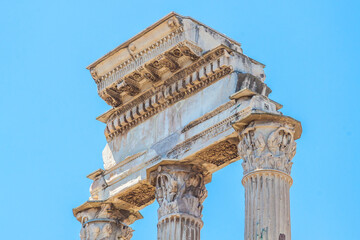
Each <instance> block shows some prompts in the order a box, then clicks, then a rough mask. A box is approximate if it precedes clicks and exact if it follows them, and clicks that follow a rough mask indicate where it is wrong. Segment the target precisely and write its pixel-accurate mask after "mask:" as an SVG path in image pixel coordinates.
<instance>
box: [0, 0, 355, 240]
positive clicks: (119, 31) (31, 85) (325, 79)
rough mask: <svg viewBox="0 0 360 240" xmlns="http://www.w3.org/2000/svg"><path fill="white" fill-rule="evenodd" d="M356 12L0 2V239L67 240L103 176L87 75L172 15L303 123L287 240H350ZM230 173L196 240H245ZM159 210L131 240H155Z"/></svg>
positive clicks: (282, 5) (100, 105)
mask: <svg viewBox="0 0 360 240" xmlns="http://www.w3.org/2000/svg"><path fill="white" fill-rule="evenodd" d="M359 10H360V8H359V3H358V1H346V0H344V1H335V0H332V1H329V0H327V1H322V0H317V1H314V0H303V1H301V0H300V1H285V0H283V1H280V0H279V1H278V0H273V1H270V0H266V1H242V0H237V1H236V0H234V1H210V0H207V1H195V0H192V1H188V0H184V1H156V0H153V1H114V0H106V1H93V0H87V1H84V0H76V1H74V0H71V1H70V0H63V1H45V0H43V1H40V0H31V1H24V0H16V1H6V0H3V1H1V2H0V13H1V14H0V83H1V87H0V91H1V94H0V109H1V111H0V116H1V118H0V126H1V127H0V153H1V155H0V169H1V174H0V178H1V183H2V184H1V185H2V186H1V193H0V215H1V217H0V230H1V237H0V238H1V239H27V240H35V239H36V240H48V239H51V240H64V239H66V240H69V239H79V237H78V236H79V231H80V223H78V222H77V221H76V219H75V218H74V217H73V216H72V208H74V207H77V206H79V205H80V204H82V203H83V202H85V201H86V200H87V198H88V197H89V191H88V189H89V186H90V184H91V181H90V180H89V179H86V178H85V176H86V175H87V174H89V173H91V172H93V171H94V170H96V169H98V168H101V167H102V159H101V152H102V149H103V147H104V146H105V144H106V141H105V137H104V135H103V130H104V124H103V123H101V122H98V121H96V120H95V117H97V116H98V115H100V114H101V113H103V112H105V111H106V110H107V109H109V106H107V105H106V103H105V102H104V101H103V100H101V99H100V98H99V97H98V95H97V92H96V85H95V83H94V82H93V79H92V78H91V76H90V74H89V72H88V71H87V70H86V69H85V67H86V66H87V65H88V64H90V63H92V62H93V61H94V60H96V59H98V58H100V57H101V56H103V55H104V54H105V53H107V52H108V51H110V50H112V49H113V48H115V47H116V46H118V45H119V44H121V43H122V42H124V41H125V40H127V39H129V38H130V37H132V36H133V35H135V34H137V33H138V32H140V31H142V30H143V29H145V28H146V27H147V26H149V25H151V24H152V23H154V22H156V21H157V20H159V19H160V18H162V17H163V16H165V15H166V14H168V13H169V12H170V11H176V12H178V13H179V14H182V15H186V16H191V17H193V18H195V19H197V20H199V21H201V22H203V23H205V24H206V25H208V26H211V27H212V28H214V29H216V30H218V31H220V32H222V33H224V34H226V35H228V36H229V37H231V38H233V39H235V40H237V41H238V42H240V43H242V47H243V49H244V53H245V54H246V55H248V56H250V57H252V58H254V59H256V60H258V61H260V62H262V63H264V64H266V65H267V67H266V75H267V79H266V83H267V84H268V85H269V86H270V88H272V90H273V93H272V94H271V95H270V97H271V98H272V99H273V100H275V101H277V102H280V103H282V104H283V105H284V108H283V109H282V111H283V112H284V114H286V115H290V116H292V117H294V118H296V119H298V120H300V121H301V122H302V126H303V135H302V138H301V139H300V140H298V148H297V155H296V156H295V158H294V159H293V161H294V165H293V172H292V176H293V179H294V184H293V186H292V188H291V215H292V239H293V240H307V239H326V240H339V239H355V238H357V236H358V235H359V234H358V229H359V224H360V221H359V216H360V210H359V209H360V207H359V204H360V187H359V175H360V174H359V169H360V157H359V153H358V151H357V150H359V148H360V147H359V143H360V141H359V136H360V130H359V129H360V128H359V117H360V110H359V104H356V101H358V99H359V97H358V96H359V90H360V83H359V82H360V79H359V76H358V75H357V72H358V71H359V63H360V57H359V56H360V48H359V43H360V26H359V25H360V14H359ZM241 178H242V169H241V165H240V162H236V163H234V164H232V165H230V166H228V167H226V168H225V169H223V170H221V171H219V172H217V173H216V174H214V176H213V181H212V182H211V183H210V184H208V185H207V189H208V191H209V196H208V198H207V199H206V200H205V203H204V211H203V215H204V217H203V220H204V222H205V226H204V228H203V230H202V239H207V240H215V239H226V240H237V239H243V228H244V189H243V186H242V185H241ZM156 209H157V203H154V204H152V205H151V206H149V207H147V208H145V209H144V210H143V211H142V214H143V216H144V219H143V220H139V221H137V222H136V223H135V224H133V225H132V227H133V228H134V229H135V233H134V237H133V240H143V239H156V223H157V216H156Z"/></svg>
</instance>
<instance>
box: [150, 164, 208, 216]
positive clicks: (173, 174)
mask: <svg viewBox="0 0 360 240" xmlns="http://www.w3.org/2000/svg"><path fill="white" fill-rule="evenodd" d="M152 179H153V184H154V185H155V197H156V199H157V201H158V203H159V209H158V215H159V218H162V217H164V216H166V215H169V214H176V213H185V214H188V215H192V216H194V217H198V218H200V217H201V212H202V209H203V205H202V203H203V202H204V200H205V198H206V197H207V190H206V188H205V183H204V177H203V175H202V173H200V172H199V171H197V170H194V167H193V166H191V165H166V166H161V167H159V168H158V170H157V171H155V172H153V173H152Z"/></svg>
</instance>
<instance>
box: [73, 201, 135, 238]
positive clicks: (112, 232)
mask: <svg viewBox="0 0 360 240" xmlns="http://www.w3.org/2000/svg"><path fill="white" fill-rule="evenodd" d="M129 217H130V218H131V214H130V213H129V212H128V211H126V210H120V209H116V208H115V207H114V205H112V204H110V203H103V204H98V206H94V207H92V208H87V209H85V210H82V211H80V212H78V213H77V214H76V218H77V219H78V220H79V221H80V222H81V224H82V229H81V231H80V239H81V240H104V239H108V240H130V239H131V237H132V235H133V234H132V232H133V230H132V229H131V228H130V227H129V226H128V225H127V224H126V223H125V222H126V221H129ZM130 221H131V220H130Z"/></svg>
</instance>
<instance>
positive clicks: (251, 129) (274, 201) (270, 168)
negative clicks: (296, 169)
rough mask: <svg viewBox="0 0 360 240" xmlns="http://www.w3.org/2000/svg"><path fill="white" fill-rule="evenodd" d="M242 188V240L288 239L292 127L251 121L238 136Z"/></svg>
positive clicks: (293, 149) (292, 145)
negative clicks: (243, 230) (243, 216)
mask: <svg viewBox="0 0 360 240" xmlns="http://www.w3.org/2000/svg"><path fill="white" fill-rule="evenodd" d="M239 134H240V143H239V146H238V149H239V154H240V156H241V157H242V159H243V163H242V166H243V169H244V177H243V180H242V184H243V185H244V187H245V237H244V239H245V240H258V239H264V240H290V239H291V225H290V194H289V190H290V187H291V185H292V178H291V177H290V173H291V166H292V162H291V159H292V158H293V157H294V155H295V152H296V143H295V141H294V128H293V127H292V126H291V125H288V124H285V123H276V122H266V121H265V122H252V123H251V124H250V125H249V126H248V127H246V128H245V129H244V130H242V131H241V132H240V133H239Z"/></svg>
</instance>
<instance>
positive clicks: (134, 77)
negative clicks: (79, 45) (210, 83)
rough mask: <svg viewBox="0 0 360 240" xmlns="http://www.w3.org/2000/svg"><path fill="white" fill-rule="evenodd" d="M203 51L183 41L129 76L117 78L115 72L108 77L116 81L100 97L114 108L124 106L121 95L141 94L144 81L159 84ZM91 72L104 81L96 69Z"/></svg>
mask: <svg viewBox="0 0 360 240" xmlns="http://www.w3.org/2000/svg"><path fill="white" fill-rule="evenodd" d="M201 51H202V50H201V48H199V47H197V46H196V45H194V44H192V43H190V42H188V41H183V42H180V43H179V44H177V45H176V46H175V47H173V48H172V49H170V50H168V51H166V52H163V53H161V54H159V55H158V56H156V57H155V58H154V59H152V60H150V61H147V62H146V63H143V64H141V65H139V66H137V67H136V68H133V69H132V71H130V70H129V72H128V73H127V74H125V75H122V76H121V77H115V76H117V75H119V74H118V71H117V70H116V71H115V70H114V71H112V72H111V73H109V74H108V75H109V77H111V76H113V77H114V78H115V79H116V80H114V82H113V83H112V84H110V85H107V86H106V87H102V88H99V89H98V90H99V95H100V97H102V98H103V99H104V100H105V101H106V102H107V103H108V104H109V105H111V106H113V107H116V106H119V105H121V104H122V101H121V97H120V95H122V94H129V95H130V96H135V95H137V94H139V93H140V86H141V83H140V82H141V81H142V80H144V79H145V80H148V81H150V82H151V83H155V82H158V81H159V80H161V76H162V75H163V74H164V73H165V72H168V71H170V72H171V73H174V72H176V71H178V70H180V68H181V63H182V62H183V61H185V59H190V60H191V61H195V60H197V59H199V57H200V56H201ZM140 62H141V61H140ZM90 72H91V74H92V76H93V78H94V79H95V80H96V81H98V79H102V78H99V77H98V75H97V73H96V71H95V70H94V69H92V70H91V71H90ZM109 89H112V91H110V92H109V91H108V90H109ZM114 89H116V90H117V91H116V90H114ZM119 99H120V100H119Z"/></svg>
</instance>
